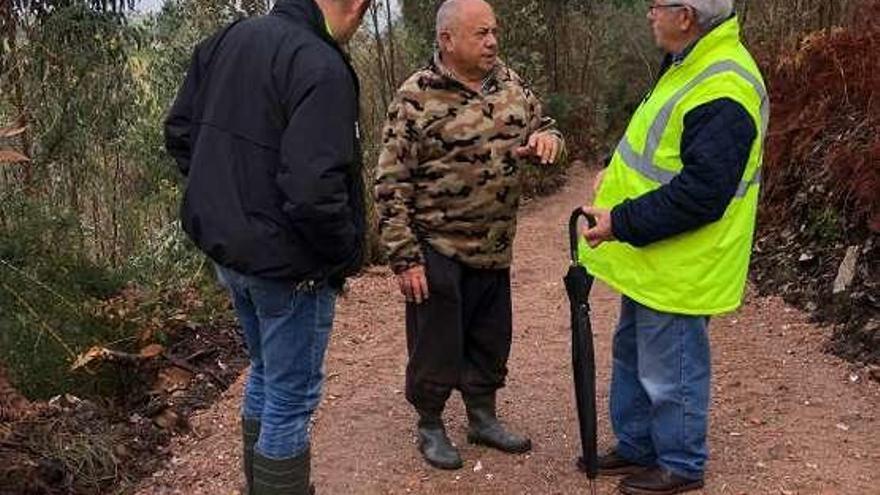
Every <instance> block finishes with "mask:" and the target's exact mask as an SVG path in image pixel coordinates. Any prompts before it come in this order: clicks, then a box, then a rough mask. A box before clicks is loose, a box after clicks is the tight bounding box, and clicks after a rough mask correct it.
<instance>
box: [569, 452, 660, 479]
mask: <svg viewBox="0 0 880 495" xmlns="http://www.w3.org/2000/svg"><path fill="white" fill-rule="evenodd" d="M651 467H652V466H645V465H642V464H637V463H635V462H632V461H630V460H628V459H624V458H623V457H621V456H620V455H618V454H617V451H616V450H611V451H609V452H608V453H606V454H604V455H600V456H599V476H620V475H624V474H636V473H640V472H642V471H644V470H646V469H649V468H651ZM577 468H578V470H579V471H581V472H584V473H585V472H587V466H586V464H584V459H583V457H578V459H577Z"/></svg>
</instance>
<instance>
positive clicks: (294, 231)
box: [165, 0, 365, 282]
mask: <svg viewBox="0 0 880 495" xmlns="http://www.w3.org/2000/svg"><path fill="white" fill-rule="evenodd" d="M357 120H358V81H357V76H356V75H355V73H354V70H353V69H352V67H351V65H350V64H349V62H348V60H347V58H346V57H345V55H344V54H343V52H342V51H341V50H340V48H339V47H338V46H337V44H336V43H335V42H334V41H333V39H332V38H330V36H329V35H328V34H327V33H326V29H325V24H324V18H323V15H322V13H321V11H320V9H319V8H318V6H317V4H316V3H315V2H314V0H279V1H278V3H277V4H276V6H275V7H274V9H273V10H272V12H271V13H270V14H269V15H266V16H261V17H255V18H251V19H247V20H243V21H239V22H237V23H234V24H232V25H231V26H228V27H227V28H225V29H223V30H222V31H221V32H219V33H217V34H215V35H214V36H212V37H211V38H208V39H207V40H205V41H204V42H202V43H201V44H200V45H199V46H198V47H197V48H196V50H195V54H194V55H193V58H192V62H191V65H190V68H189V71H188V73H187V77H186V80H185V82H184V84H183V87H182V88H181V89H180V92H179V94H178V96H177V99H176V101H175V102H174V105H173V107H172V108H171V111H170V113H169V115H168V118H167V120H166V123H165V137H166V148H167V149H168V151H169V153H170V154H171V155H172V156H173V157H174V158H175V159H176V161H177V164H178V168H179V169H180V171H181V172H182V173H183V174H184V175H185V176H186V177H187V180H186V182H187V184H186V192H185V194H184V199H183V204H182V206H181V219H182V224H183V228H184V230H185V231H186V232H187V234H188V235H189V236H190V237H191V238H192V240H193V241H194V242H195V243H196V245H197V246H198V247H199V248H200V249H201V250H202V251H204V252H205V253H206V254H207V255H208V256H209V257H211V258H212V259H213V260H214V261H216V262H217V263H219V264H220V265H223V266H226V267H229V268H232V269H233V270H236V271H238V272H241V273H244V274H248V275H255V276H260V277H264V278H271V279H279V280H289V281H303V280H319V281H320V280H330V281H334V282H341V280H342V279H343V278H344V277H345V276H346V275H349V274H351V273H353V272H354V271H356V270H357V269H358V267H359V266H360V263H361V258H362V253H363V245H364V241H363V237H364V230H365V220H364V186H363V180H362V175H361V155H360V148H359V143H358V137H357V131H356V126H357Z"/></svg>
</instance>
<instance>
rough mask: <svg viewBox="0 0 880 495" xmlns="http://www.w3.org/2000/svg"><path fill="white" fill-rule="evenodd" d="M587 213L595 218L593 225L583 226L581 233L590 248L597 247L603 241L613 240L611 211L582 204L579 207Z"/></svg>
mask: <svg viewBox="0 0 880 495" xmlns="http://www.w3.org/2000/svg"><path fill="white" fill-rule="evenodd" d="M581 209H582V210H583V212H584V213H586V214H587V215H592V216H593V218H595V219H596V226H595V227H592V228H590V227H584V228H583V231H582V234H583V236H584V239H586V240H587V244H589V245H590V247H591V248H597V247H599V245H601V244H602V243H603V242H605V241H613V240H614V231H613V230H612V229H611V211H610V210H605V209H603V208H594V207H592V206H584V207H583V208H581Z"/></svg>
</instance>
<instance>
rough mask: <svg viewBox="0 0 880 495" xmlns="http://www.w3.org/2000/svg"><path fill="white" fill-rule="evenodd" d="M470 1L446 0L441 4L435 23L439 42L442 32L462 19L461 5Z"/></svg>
mask: <svg viewBox="0 0 880 495" xmlns="http://www.w3.org/2000/svg"><path fill="white" fill-rule="evenodd" d="M469 1H472V0H445V1H444V2H443V3H442V4H440V8H438V9H437V21H436V24H435V29H436V31H437V42H438V43H439V42H440V33H442V32H444V31H449V30H450V29H452V27H453V26H454V25H455V24H457V23H458V21H459V20H461V19H460V18H461V6H462V4H464V3H466V2H469ZM487 3H488V2H487Z"/></svg>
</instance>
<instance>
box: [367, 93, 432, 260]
mask: <svg viewBox="0 0 880 495" xmlns="http://www.w3.org/2000/svg"><path fill="white" fill-rule="evenodd" d="M408 101H409V100H408V99H407V98H406V97H405V96H404V95H403V94H398V96H397V97H396V98H395V99H394V101H393V102H392V103H391V105H390V106H389V108H388V115H387V120H386V123H385V126H384V128H383V130H382V151H381V154H380V155H379V163H378V166H377V167H376V189H375V193H376V194H375V198H376V211H377V213H378V216H379V238H380V241H381V243H382V245H383V246H384V248H385V250H386V253H387V255H388V260H389V263H390V265H391V268H392V269H393V270H394V272H395V273H400V272H401V271H404V270H406V269H408V268H411V267H412V266H415V265H422V264H424V258H423V256H422V251H421V247H420V246H419V240H418V238H417V237H416V234H415V231H414V230H413V220H414V207H413V202H414V197H413V194H414V192H415V184H414V181H413V175H414V173H415V168H416V166H417V165H418V143H419V139H420V138H419V131H418V129H417V124H416V118H415V115H414V113H413V111H414V109H413V108H411V107H412V104H411V103H408Z"/></svg>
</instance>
